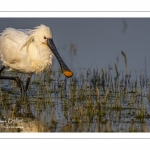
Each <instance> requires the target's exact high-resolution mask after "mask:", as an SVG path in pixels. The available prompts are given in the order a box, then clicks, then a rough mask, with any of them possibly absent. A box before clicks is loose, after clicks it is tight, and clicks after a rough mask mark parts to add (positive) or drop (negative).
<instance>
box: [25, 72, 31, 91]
mask: <svg viewBox="0 0 150 150" xmlns="http://www.w3.org/2000/svg"><path fill="white" fill-rule="evenodd" d="M31 77H32V73H30V74H28V78H27V81H26V91H27V90H28V86H29V82H30V79H31Z"/></svg>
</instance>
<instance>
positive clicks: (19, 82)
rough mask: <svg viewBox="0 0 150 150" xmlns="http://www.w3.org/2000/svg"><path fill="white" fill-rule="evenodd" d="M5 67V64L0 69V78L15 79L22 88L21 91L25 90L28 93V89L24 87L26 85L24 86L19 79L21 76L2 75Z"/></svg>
mask: <svg viewBox="0 0 150 150" xmlns="http://www.w3.org/2000/svg"><path fill="white" fill-rule="evenodd" d="M4 69H5V66H3V67H2V68H1V69H0V79H8V80H14V81H16V82H17V85H18V86H19V88H20V91H21V94H22V92H23V91H24V92H25V94H26V90H25V88H24V86H23V82H22V81H21V80H20V79H19V77H17V76H16V77H8V76H1V73H2V71H3V70H4Z"/></svg>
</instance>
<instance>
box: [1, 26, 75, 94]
mask: <svg viewBox="0 0 150 150" xmlns="http://www.w3.org/2000/svg"><path fill="white" fill-rule="evenodd" d="M53 54H54V55H55V56H56V58H57V59H58V61H59V63H60V66H61V69H62V72H63V74H64V75H65V76H66V77H71V76H72V75H73V73H72V71H71V70H70V69H69V68H68V67H67V66H66V64H65V63H64V62H63V60H62V58H61V57H60V55H59V53H58V51H57V49H56V47H55V44H54V42H53V38H52V32H51V30H50V28H49V27H47V26H45V25H40V26H37V27H35V29H33V30H21V29H19V30H17V29H14V28H6V29H5V30H4V31H3V32H2V33H1V35H0V59H1V61H2V64H3V66H2V68H1V69H0V79H9V80H15V81H16V82H17V84H18V86H19V87H20V90H21V92H22V90H24V91H25V92H26V91H27V89H28V85H29V82H30V79H31V76H32V74H33V73H36V74H38V73H40V72H42V71H44V69H46V68H49V67H50V66H51V65H52V58H53ZM5 67H9V70H17V71H19V72H22V73H27V74H28V79H27V82H26V87H25V88H24V86H23V83H22V81H21V80H20V79H19V77H17V76H16V77H8V76H2V75H1V73H2V71H3V70H4V69H5Z"/></svg>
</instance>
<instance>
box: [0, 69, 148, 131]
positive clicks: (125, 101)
mask: <svg viewBox="0 0 150 150" xmlns="http://www.w3.org/2000/svg"><path fill="white" fill-rule="evenodd" d="M4 74H5V75H9V76H16V75H18V76H19V77H20V78H21V79H22V80H23V81H24V84H25V80H26V78H27V76H26V75H24V74H21V73H16V72H8V71H5V72H4V73H3V75H4ZM115 77H116V76H113V75H111V74H110V73H107V72H105V73H104V74H103V73H102V72H99V71H97V70H92V71H88V72H87V73H86V74H80V75H74V77H72V78H70V79H66V78H65V77H64V76H63V75H62V74H61V72H60V71H51V73H49V72H44V73H42V74H40V75H34V76H33V77H32V80H31V83H30V85H29V89H28V93H27V94H28V97H27V98H24V97H22V96H21V94H20V90H19V88H18V87H17V84H16V83H15V82H14V81H7V80H5V81H3V80H0V87H1V91H0V131H1V132H149V131H150V92H149V88H150V84H149V79H147V78H146V75H141V76H140V77H138V76H137V78H135V76H133V77H132V76H131V77H130V76H127V77H126V76H125V75H120V76H119V77H118V78H117V79H116V78H115ZM6 89H8V91H7V90H6Z"/></svg>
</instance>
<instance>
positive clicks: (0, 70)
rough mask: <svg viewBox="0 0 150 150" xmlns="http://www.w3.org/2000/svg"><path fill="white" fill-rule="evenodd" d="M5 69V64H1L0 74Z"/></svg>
mask: <svg viewBox="0 0 150 150" xmlns="http://www.w3.org/2000/svg"><path fill="white" fill-rule="evenodd" d="M4 69H5V66H3V67H2V68H1V69H0V76H1V73H2V71H3V70H4Z"/></svg>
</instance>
